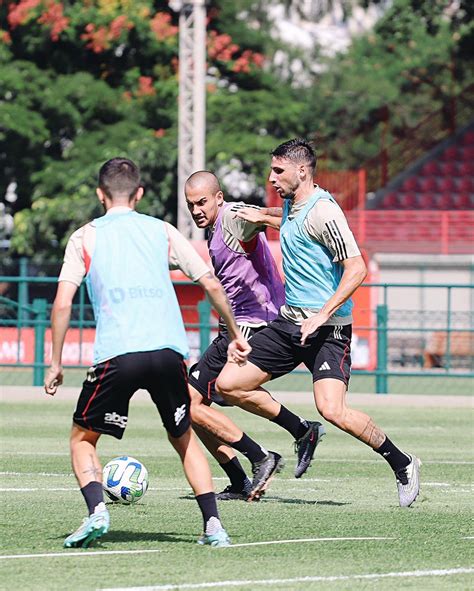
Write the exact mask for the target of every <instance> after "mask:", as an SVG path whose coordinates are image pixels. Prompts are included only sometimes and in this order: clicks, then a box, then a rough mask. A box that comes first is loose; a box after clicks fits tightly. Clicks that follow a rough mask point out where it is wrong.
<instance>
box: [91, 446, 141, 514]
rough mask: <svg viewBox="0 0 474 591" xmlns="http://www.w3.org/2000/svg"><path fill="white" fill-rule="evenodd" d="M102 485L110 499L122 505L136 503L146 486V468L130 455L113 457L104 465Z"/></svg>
mask: <svg viewBox="0 0 474 591" xmlns="http://www.w3.org/2000/svg"><path fill="white" fill-rule="evenodd" d="M102 486H103V489H104V492H105V494H106V495H107V496H108V497H109V499H111V500H112V501H115V502H118V503H123V504H124V505H130V504H132V503H136V502H137V501H139V500H140V499H141V498H142V497H143V495H144V494H145V493H146V490H147V488H148V470H147V469H146V468H145V466H144V465H143V464H142V463H141V462H139V461H138V460H136V459H135V458H131V457H130V456H121V457H119V458H114V459H113V460H110V462H108V463H107V464H106V465H105V466H104V470H103V473H102Z"/></svg>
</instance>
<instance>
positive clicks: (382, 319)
mask: <svg viewBox="0 0 474 591" xmlns="http://www.w3.org/2000/svg"><path fill="white" fill-rule="evenodd" d="M387 324H388V307H387V306H386V305H385V304H383V305H379V306H377V370H378V372H381V373H377V374H376V378H375V390H376V392H377V394H387V392H388V387H387V385H388V384H387V382H388V380H387V357H388V347H387Z"/></svg>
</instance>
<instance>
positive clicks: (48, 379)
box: [44, 226, 90, 396]
mask: <svg viewBox="0 0 474 591" xmlns="http://www.w3.org/2000/svg"><path fill="white" fill-rule="evenodd" d="M89 229H90V228H89V227H88V226H83V227H82V228H79V230H76V232H74V234H73V235H72V236H71V238H70V239H69V241H68V243H67V246H66V252H65V253H64V263H63V266H62V268H61V273H60V274H59V280H58V281H59V283H58V290H57V292H56V297H55V299H54V303H53V309H52V311H51V337H52V354H51V365H50V367H49V369H48V371H47V372H46V376H45V379H44V390H45V392H46V394H50V395H51V396H54V395H55V394H56V391H57V389H58V386H60V385H61V384H62V383H63V368H62V352H63V346H64V339H65V338H66V333H67V330H68V328H69V320H70V318H71V310H72V302H73V300H74V296H75V295H76V291H77V290H78V288H79V286H80V285H81V283H82V280H83V278H84V275H85V274H86V264H85V261H84V235H85V232H87V231H89Z"/></svg>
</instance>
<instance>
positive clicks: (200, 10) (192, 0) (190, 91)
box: [175, 0, 206, 240]
mask: <svg viewBox="0 0 474 591" xmlns="http://www.w3.org/2000/svg"><path fill="white" fill-rule="evenodd" d="M175 5H176V9H179V11H180V15H179V110H178V120H179V124H178V229H179V230H180V232H182V233H183V234H184V235H185V236H186V237H187V238H193V239H195V240H199V239H202V238H204V233H203V230H200V229H199V228H197V227H196V225H195V224H194V222H193V221H192V218H191V215H190V213H189V211H188V208H187V207H186V201H185V198H184V183H185V182H186V179H187V178H188V177H189V175H190V174H192V173H193V172H195V171H196V170H202V169H203V168H204V167H205V162H206V87H205V73H206V7H205V0H184V2H182V3H180V4H179V5H177V3H176V2H175Z"/></svg>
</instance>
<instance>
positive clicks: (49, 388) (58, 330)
mask: <svg viewBox="0 0 474 591" xmlns="http://www.w3.org/2000/svg"><path fill="white" fill-rule="evenodd" d="M77 288H78V286H77V285H76V284H75V283H71V282H69V281H60V282H59V284H58V291H57V293H56V297H55V299H54V304H53V309H52V311H51V340H52V346H53V348H52V354H51V365H50V367H49V369H48V371H47V372H46V377H45V379H44V390H45V392H46V394H50V395H51V396H54V395H55V394H56V392H57V389H58V386H60V385H61V384H62V383H63V368H62V352H63V346H64V339H65V338H66V333H67V330H68V328H69V320H70V318H71V310H72V302H73V299H74V296H75V295H76V291H77Z"/></svg>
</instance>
